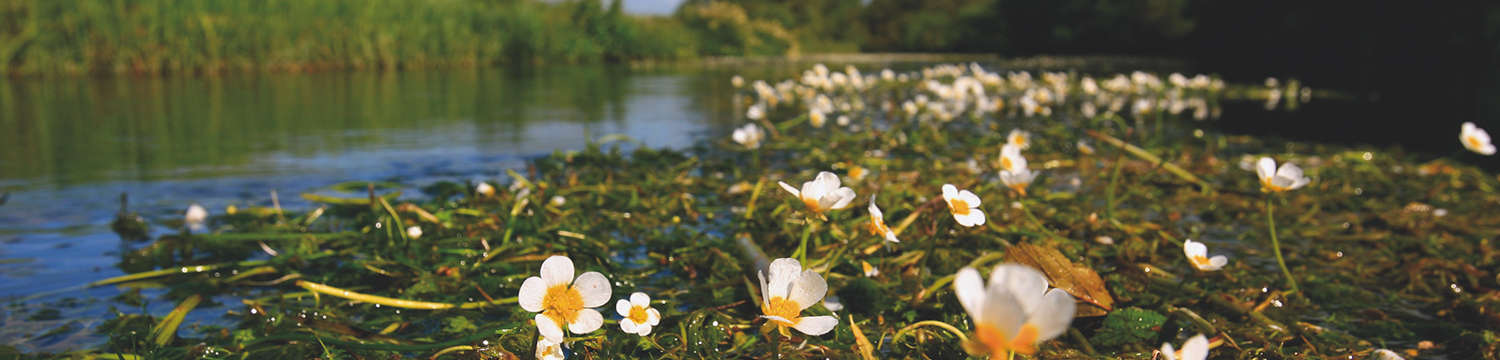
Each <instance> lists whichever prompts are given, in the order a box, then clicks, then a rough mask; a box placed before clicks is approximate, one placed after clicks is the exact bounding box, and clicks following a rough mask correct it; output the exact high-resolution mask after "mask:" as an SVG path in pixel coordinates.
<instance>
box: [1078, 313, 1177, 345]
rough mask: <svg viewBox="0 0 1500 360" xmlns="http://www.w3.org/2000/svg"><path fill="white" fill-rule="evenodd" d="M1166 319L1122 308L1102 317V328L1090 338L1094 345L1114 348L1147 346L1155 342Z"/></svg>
mask: <svg viewBox="0 0 1500 360" xmlns="http://www.w3.org/2000/svg"><path fill="white" fill-rule="evenodd" d="M1166 322H1167V317H1166V316H1163V315H1162V314H1159V313H1157V312H1155V311H1151V310H1144V309H1140V308H1134V307H1129V308H1124V309H1117V310H1115V311H1111V312H1110V313H1109V315H1107V316H1105V317H1104V326H1103V327H1102V328H1100V329H1099V332H1096V333H1094V337H1093V338H1090V339H1089V341H1092V342H1093V343H1094V345H1100V346H1109V347H1116V346H1121V345H1125V344H1149V343H1152V342H1154V341H1155V340H1156V336H1157V333H1158V332H1160V331H1161V325H1162V324H1163V323H1166Z"/></svg>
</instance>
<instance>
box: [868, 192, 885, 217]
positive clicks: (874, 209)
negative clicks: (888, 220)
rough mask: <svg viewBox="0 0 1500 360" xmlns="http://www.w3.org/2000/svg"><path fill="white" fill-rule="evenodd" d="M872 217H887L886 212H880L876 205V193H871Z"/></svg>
mask: <svg viewBox="0 0 1500 360" xmlns="http://www.w3.org/2000/svg"><path fill="white" fill-rule="evenodd" d="M870 217H872V218H876V219H885V213H882V212H880V208H878V207H875V195H870Z"/></svg>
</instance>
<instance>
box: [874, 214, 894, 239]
mask: <svg viewBox="0 0 1500 360" xmlns="http://www.w3.org/2000/svg"><path fill="white" fill-rule="evenodd" d="M887 231H891V228H890V227H887V226H885V219H882V218H880V217H878V216H871V217H870V233H871V234H875V235H885V232H887Z"/></svg>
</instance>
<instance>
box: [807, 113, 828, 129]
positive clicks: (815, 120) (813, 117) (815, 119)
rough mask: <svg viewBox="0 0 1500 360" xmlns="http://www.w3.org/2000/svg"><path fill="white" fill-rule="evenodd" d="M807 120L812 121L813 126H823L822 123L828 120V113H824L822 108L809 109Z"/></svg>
mask: <svg viewBox="0 0 1500 360" xmlns="http://www.w3.org/2000/svg"><path fill="white" fill-rule="evenodd" d="M807 122H809V123H812V126H813V127H823V124H824V123H827V122H828V114H824V113H823V110H819V109H812V110H809V111H808V112H807Z"/></svg>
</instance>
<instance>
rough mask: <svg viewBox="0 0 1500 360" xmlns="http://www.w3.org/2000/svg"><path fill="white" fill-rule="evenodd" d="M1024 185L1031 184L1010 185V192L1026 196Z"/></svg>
mask: <svg viewBox="0 0 1500 360" xmlns="http://www.w3.org/2000/svg"><path fill="white" fill-rule="evenodd" d="M1026 185H1031V184H1030V183H1019V184H1015V185H1011V186H1010V189H1011V190H1015V191H1016V192H1017V193H1020V194H1021V196H1026Z"/></svg>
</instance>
